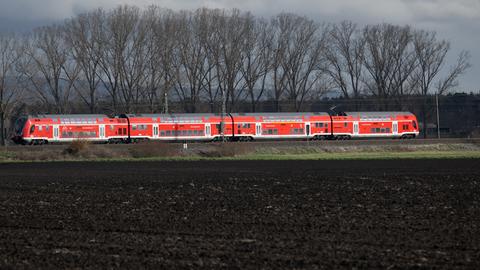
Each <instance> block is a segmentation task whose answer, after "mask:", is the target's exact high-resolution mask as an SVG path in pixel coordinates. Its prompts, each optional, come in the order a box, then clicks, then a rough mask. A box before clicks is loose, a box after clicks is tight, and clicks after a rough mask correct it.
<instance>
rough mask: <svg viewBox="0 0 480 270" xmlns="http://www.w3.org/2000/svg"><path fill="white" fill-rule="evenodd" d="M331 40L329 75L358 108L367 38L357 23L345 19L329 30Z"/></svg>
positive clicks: (328, 53) (328, 51)
mask: <svg viewBox="0 0 480 270" xmlns="http://www.w3.org/2000/svg"><path fill="white" fill-rule="evenodd" d="M328 38H329V40H330V43H329V46H328V50H327V52H326V58H327V61H328V68H327V69H326V71H327V73H328V75H329V76H330V77H331V79H332V81H333V84H334V86H335V87H336V88H338V89H340V90H341V92H342V93H343V96H344V97H345V98H347V99H348V98H350V97H352V98H353V99H354V104H355V110H358V98H359V97H360V93H361V90H362V80H361V78H362V75H363V57H364V48H365V39H364V38H363V37H362V36H361V33H360V32H359V31H358V28H357V25H356V24H354V23H352V22H349V21H343V22H341V23H340V24H337V25H334V26H333V27H332V29H331V30H330V31H329V35H328Z"/></svg>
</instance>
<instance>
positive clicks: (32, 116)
mask: <svg viewBox="0 0 480 270" xmlns="http://www.w3.org/2000/svg"><path fill="white" fill-rule="evenodd" d="M28 118H60V119H75V118H108V116H107V115H105V114H33V115H29V116H28Z"/></svg>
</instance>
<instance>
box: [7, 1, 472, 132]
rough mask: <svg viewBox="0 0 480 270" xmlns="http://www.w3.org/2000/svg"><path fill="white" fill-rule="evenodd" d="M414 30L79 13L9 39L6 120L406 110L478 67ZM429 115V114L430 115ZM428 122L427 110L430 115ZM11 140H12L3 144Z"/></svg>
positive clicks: (242, 16) (283, 18)
mask: <svg viewBox="0 0 480 270" xmlns="http://www.w3.org/2000/svg"><path fill="white" fill-rule="evenodd" d="M449 49H450V44H449V42H448V41H446V40H441V39H439V38H437V36H436V33H435V32H430V31H423V30H418V29H413V28H412V27H410V26H397V25H391V24H378V25H368V26H365V27H360V26H358V25H356V24H355V23H352V22H348V21H344V22H341V23H338V24H327V23H318V22H316V21H314V20H312V19H309V18H306V17H301V16H298V15H295V14H286V13H284V14H279V15H276V16H274V17H272V18H268V19H267V18H260V17H255V16H253V15H252V14H251V13H249V12H241V11H239V10H219V9H214V10H212V9H198V10H196V11H178V12H177V11H172V10H168V9H162V8H159V7H155V6H152V7H149V8H147V9H145V10H142V9H139V8H137V7H134V6H119V7H117V8H115V9H113V10H110V11H105V10H102V9H98V10H95V11H92V12H88V13H84V14H80V15H78V16H76V17H74V18H71V19H68V20H66V21H64V22H63V23H61V24H55V25H49V26H44V27H40V28H37V29H35V30H33V31H32V32H31V33H29V34H27V35H22V36H21V35H3V36H2V37H0V104H1V107H0V124H1V125H2V128H1V132H3V130H4V129H3V123H4V119H5V118H6V117H7V116H8V115H9V114H11V113H12V111H14V110H15V109H17V108H18V105H19V104H25V103H26V104H34V105H36V107H37V108H39V109H38V110H39V111H41V112H49V113H69V112H72V111H78V110H77V109H76V107H75V106H78V104H80V103H81V104H83V106H84V108H86V109H85V112H89V113H96V112H110V113H118V112H129V113H135V112H165V111H168V104H169V102H170V103H171V102H175V103H177V104H181V106H180V107H181V110H182V111H184V112H198V111H199V104H200V103H202V104H209V106H208V111H211V112H220V111H237V110H239V104H245V103H246V102H247V103H248V104H249V106H248V107H249V108H248V111H255V110H257V104H258V103H259V102H262V101H265V100H269V101H272V103H273V104H274V108H273V110H274V111H281V110H284V109H285V108H282V106H281V104H283V103H285V102H288V103H289V104H292V106H291V107H289V108H288V110H296V111H300V110H302V109H303V105H304V104H305V102H306V101H312V100H316V99H319V98H320V97H322V96H324V95H325V94H326V93H328V92H330V91H338V92H340V93H341V94H342V95H343V97H344V98H345V99H350V98H351V99H352V100H355V101H357V100H361V97H363V96H371V97H374V98H375V99H376V100H377V101H378V102H377V106H376V108H372V110H373V109H379V110H386V109H402V108H403V107H404V104H403V99H404V97H405V96H408V95H422V96H425V97H426V96H427V95H429V94H431V93H434V92H438V93H445V92H447V91H449V90H451V89H452V88H454V87H455V86H456V85H457V79H458V78H459V76H460V75H461V74H462V73H464V72H465V71H466V70H467V69H468V67H469V66H470V65H469V62H468V59H469V55H468V53H467V52H465V51H463V52H461V53H460V54H459V55H458V58H457V61H456V62H454V63H446V59H447V58H446V56H447V53H448V52H449ZM424 111H425V108H424ZM424 115H425V114H424ZM2 137H3V136H2Z"/></svg>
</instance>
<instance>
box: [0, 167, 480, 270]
mask: <svg viewBox="0 0 480 270" xmlns="http://www.w3.org/2000/svg"><path fill="white" fill-rule="evenodd" d="M77 267H79V268H128V269H138V268H145V267H146V268H156V269H165V268H176V269H178V268H195V269H198V268H204V269H212V268H225V269H232V268H234V269H235V268H236V269H258V268H269V269H281V268H308V269H317V268H320V269H338V268H348V269H351V268H366V269H372V268H382V269H385V268H393V269H396V268H402V269H403V268H445V269H453V268H460V269H466V268H469V269H478V268H479V267H480V162H479V160H478V159H465V160H462V159H455V160H391V161H378V160H376V161H195V162H190V161H165V162H123V163H122V162H110V163H107V162H105V163H102V162H91V163H88V162H71V163H68V162H65V163H62V162H52V163H23V164H22V163H19V164H0V268H2V269H4V268H35V269H37V268H44V269H52V268H77Z"/></svg>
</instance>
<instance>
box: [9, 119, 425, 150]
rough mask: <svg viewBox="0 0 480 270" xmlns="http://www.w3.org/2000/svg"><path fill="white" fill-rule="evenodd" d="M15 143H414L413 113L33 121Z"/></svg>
mask: <svg viewBox="0 0 480 270" xmlns="http://www.w3.org/2000/svg"><path fill="white" fill-rule="evenodd" d="M14 132H15V135H14V137H13V138H12V139H13V141H15V142H16V143H19V144H45V143H52V142H54V143H56V142H70V141H73V140H79V139H80V140H87V141H92V142H104V143H107V142H108V143H124V142H137V141H144V140H159V141H215V140H221V139H226V140H230V141H250V140H280V139H314V140H315V139H351V138H370V137H379V138H382V137H383V138H414V137H416V136H418V134H419V130H418V123H417V119H416V117H415V115H413V114H412V113H409V112H346V113H339V114H335V115H330V114H328V113H324V112H308V113H236V114H228V115H225V116H224V117H221V116H220V115H218V114H135V115H134V114H122V115H119V116H116V117H113V118H112V117H108V116H107V115H102V114H98V115H94V114H91V115H90V114H85V115H73V114H72V115H32V116H28V117H22V118H20V119H18V120H17V122H16V124H15V131H14Z"/></svg>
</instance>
